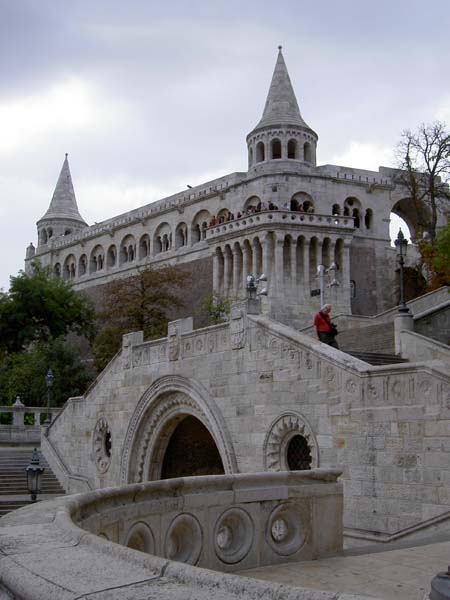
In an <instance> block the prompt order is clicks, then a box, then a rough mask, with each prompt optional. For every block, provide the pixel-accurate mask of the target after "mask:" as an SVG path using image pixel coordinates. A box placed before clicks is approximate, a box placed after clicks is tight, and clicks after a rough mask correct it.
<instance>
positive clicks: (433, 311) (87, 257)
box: [26, 49, 450, 541]
mask: <svg viewBox="0 0 450 600" xmlns="http://www.w3.org/2000/svg"><path fill="white" fill-rule="evenodd" d="M317 141H318V136H317V134H316V133H315V132H314V131H313V130H312V129H311V128H310V127H309V126H308V125H307V124H306V122H305V121H304V119H303V117H302V116H301V114H300V110H299V108H298V104H297V100H296V98H295V95H294V92H293V89H292V85H291V82H290V79H289V75H288V73H287V70H286V66H285V63H284V59H283V55H282V53H281V49H280V51H279V54H278V58H277V62H276V66H275V71H274V75H273V78H272V83H271V85H270V89H269V93H268V97H267V101H266V105H265V108H264V112H263V116H262V119H261V121H260V122H259V123H258V125H257V126H256V127H255V128H254V129H253V130H252V131H251V132H250V133H249V135H248V136H247V145H248V161H249V164H248V171H247V172H245V173H233V174H230V175H228V176H224V177H222V178H220V179H217V180H214V181H212V182H208V183H205V184H204V185H202V186H198V187H196V188H194V189H192V190H188V191H186V192H181V193H179V194H175V195H174V196H171V197H169V198H166V199H163V200H160V201H159V202H156V203H153V204H150V205H147V206H144V207H142V208H140V209H137V210H134V211H131V212H129V213H126V214H123V215H120V216H118V217H113V218H111V219H109V220H107V221H104V222H103V223H99V224H96V225H94V226H87V225H86V223H85V222H84V220H83V219H82V218H81V216H80V214H79V212H78V208H77V204H76V200H75V194H74V190H73V186H72V181H71V176H70V171H69V165H68V161H67V157H66V160H65V161H64V165H63V168H62V171H61V175H60V178H59V180H58V183H57V186H56V190H55V193H54V196H53V199H52V201H51V204H50V207H49V209H48V211H47V212H46V214H45V215H44V216H43V217H42V218H41V219H40V220H39V221H38V246H37V248H36V249H34V247H33V246H30V247H29V248H28V250H27V261H26V264H27V268H28V267H29V265H30V263H31V261H32V260H33V259H39V260H40V261H41V262H42V263H43V264H46V265H49V266H51V268H52V270H53V273H54V274H55V275H56V276H61V277H64V278H66V279H70V280H71V281H73V284H74V286H75V287H76V289H92V288H95V286H98V285H101V284H103V283H105V282H107V281H110V280H111V279H113V278H115V277H119V276H121V277H124V276H127V275H131V274H133V273H135V272H136V270H137V269H138V268H139V267H140V266H142V265H145V264H152V265H160V264H167V263H170V264H184V265H186V268H190V269H192V271H193V272H194V271H195V272H196V273H200V272H201V273H202V274H203V278H202V281H203V285H199V286H198V287H199V288H200V290H199V294H200V293H201V294H203V293H205V292H207V291H211V289H214V290H215V291H217V292H220V293H222V294H225V295H227V296H229V297H230V298H232V300H233V301H234V306H233V310H232V314H231V318H230V322H229V323H225V324H223V325H217V326H213V327H207V328H203V329H194V327H193V320H192V318H188V317H187V316H186V317H185V318H182V319H179V320H177V321H174V322H172V323H171V324H170V325H169V330H168V337H167V338H164V339H161V340H157V341H152V342H145V341H144V340H143V338H142V333H139V332H137V333H131V334H129V335H127V336H125V337H124V340H123V347H122V350H121V352H120V353H119V354H118V355H117V356H116V357H115V359H114V360H113V361H112V362H111V363H110V365H109V366H108V367H107V368H106V369H105V371H104V372H103V373H102V374H101V375H100V376H99V377H98V379H97V381H96V382H95V383H94V384H93V385H92V386H91V388H90V389H89V390H88V392H87V393H86V395H85V396H83V397H81V398H72V399H70V400H69V401H68V402H67V404H66V405H65V407H64V409H63V410H62V411H61V413H60V414H59V415H58V417H57V418H56V419H55V421H54V422H53V424H52V425H51V427H50V428H49V429H48V430H47V432H46V435H45V436H44V438H43V440H42V450H43V452H44V454H45V456H46V458H47V460H48V461H49V463H50V464H51V465H52V467H53V469H54V470H55V472H56V473H57V475H58V478H59V480H60V481H61V483H62V484H63V486H64V487H65V489H66V490H67V491H68V492H77V491H87V490H92V489H97V488H104V487H107V486H115V485H119V484H126V483H138V482H145V481H148V480H150V481H151V480H158V479H161V478H166V477H176V476H187V475H198V474H219V473H225V474H227V475H232V474H236V473H252V472H257V471H271V470H274V471H280V470H281V471H283V470H287V469H289V470H299V469H305V468H306V469H309V468H313V469H314V468H315V467H326V468H341V469H342V470H343V476H342V481H343V483H344V492H345V501H344V525H345V527H346V531H347V534H348V535H349V536H353V538H354V539H356V538H359V539H362V540H371V539H377V540H383V541H388V540H390V539H394V538H395V537H398V536H403V535H411V536H415V535H420V533H421V532H422V531H424V530H430V528H433V527H435V526H437V523H440V522H441V521H444V520H445V519H446V518H447V517H448V514H449V509H450V453H449V449H450V430H449V423H450V374H449V364H450V351H449V349H448V346H446V343H447V341H448V339H449V338H450V319H449V318H448V316H449V305H450V302H449V295H448V290H447V289H441V290H438V291H437V292H434V293H432V294H428V295H426V296H424V297H422V298H420V299H417V300H415V301H413V302H411V303H410V304H409V306H410V310H411V316H409V317H406V318H403V319H402V320H401V322H400V321H399V320H398V318H397V327H396V332H395V334H396V337H395V343H396V349H397V351H398V353H400V354H401V355H402V356H403V357H404V358H405V359H408V360H409V362H405V363H402V364H391V365H382V366H378V367H374V366H370V365H369V364H367V363H366V362H363V361H362V360H359V359H358V358H355V357H353V356H350V355H349V354H347V353H345V352H342V351H339V350H335V349H333V348H330V347H328V346H324V345H323V344H321V343H319V342H318V341H316V340H314V339H312V338H311V337H310V336H308V335H306V333H305V331H304V332H303V333H302V332H298V331H296V329H295V328H305V327H307V326H308V325H309V324H310V321H311V314H312V312H313V311H314V310H316V309H317V307H318V303H319V300H318V298H317V297H312V296H311V293H310V292H311V288H313V287H316V286H317V283H316V282H315V280H314V277H315V274H316V271H317V266H318V265H319V264H324V265H325V266H330V265H331V263H332V262H335V263H336V264H337V266H338V269H337V271H336V279H337V283H338V284H339V285H337V286H334V287H332V288H330V289H331V292H330V293H331V294H332V296H329V298H330V300H331V301H332V303H333V305H334V307H335V312H337V313H341V315H340V317H339V319H338V320H339V324H340V327H341V329H342V330H344V332H345V330H347V332H350V335H351V337H353V338H354V339H374V338H375V334H374V332H375V331H378V334H381V336H382V338H383V340H384V341H386V339H388V338H390V337H392V340H393V322H394V320H395V314H396V310H395V309H392V308H391V307H392V305H393V298H392V289H393V287H395V286H394V285H393V284H394V275H395V257H394V255H393V249H392V248H391V247H390V240H389V230H388V229H389V215H390V213H391V212H392V211H394V212H397V213H398V214H400V215H401V216H402V217H403V218H404V219H405V220H406V221H407V223H408V225H409V226H410V229H411V231H412V233H413V235H414V231H415V222H414V219H413V212H412V210H411V209H410V207H409V204H408V201H407V197H406V192H405V190H404V189H402V188H401V187H400V186H399V185H398V184H395V182H394V175H395V172H394V170H392V169H388V168H384V167H382V168H380V169H379V171H378V172H372V171H363V170H357V169H351V168H345V167H339V166H334V165H324V166H317V165H316V146H317ZM258 205H261V208H267V210H258V208H259V206H258ZM250 207H253V208H250ZM230 212H231V213H232V214H233V215H234V218H232V219H229V220H227V219H226V217H225V216H226V215H228V214H229V213H230ZM213 217H214V218H215V221H216V222H214V219H213ZM439 219H440V223H441V224H442V223H443V222H444V221H445V219H444V215H442V214H440V215H439ZM261 272H264V273H265V274H266V275H267V278H268V296H267V298H264V299H263V302H262V312H261V314H248V312H247V308H246V303H245V301H243V299H244V298H245V282H246V277H247V275H248V274H250V273H253V274H259V273H261ZM391 274H392V275H391ZM363 313H364V314H363ZM367 315H372V316H370V317H369V316H367ZM399 323H400V324H399ZM439 340H440V341H439ZM441 342H445V343H441ZM186 457H189V460H186Z"/></svg>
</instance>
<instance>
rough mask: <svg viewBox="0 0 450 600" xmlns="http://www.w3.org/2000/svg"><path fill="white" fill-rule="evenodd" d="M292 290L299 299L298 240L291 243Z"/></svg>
mask: <svg viewBox="0 0 450 600" xmlns="http://www.w3.org/2000/svg"><path fill="white" fill-rule="evenodd" d="M291 288H292V292H293V295H294V297H295V298H297V296H298V294H297V240H296V239H292V241H291Z"/></svg>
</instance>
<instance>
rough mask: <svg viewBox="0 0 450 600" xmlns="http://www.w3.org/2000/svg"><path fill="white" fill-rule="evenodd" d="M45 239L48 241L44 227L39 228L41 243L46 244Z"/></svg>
mask: <svg viewBox="0 0 450 600" xmlns="http://www.w3.org/2000/svg"><path fill="white" fill-rule="evenodd" d="M47 241H48V238H47V230H46V229H42V230H41V244H46V243H47Z"/></svg>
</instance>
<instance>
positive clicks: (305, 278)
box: [303, 239, 311, 300]
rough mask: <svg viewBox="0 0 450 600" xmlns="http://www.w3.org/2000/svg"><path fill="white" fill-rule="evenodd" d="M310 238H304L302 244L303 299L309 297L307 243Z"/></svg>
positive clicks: (308, 243)
mask: <svg viewBox="0 0 450 600" xmlns="http://www.w3.org/2000/svg"><path fill="white" fill-rule="evenodd" d="M310 243H311V240H308V239H305V244H304V246H303V297H304V298H305V300H308V299H309V290H310V283H309V245H310Z"/></svg>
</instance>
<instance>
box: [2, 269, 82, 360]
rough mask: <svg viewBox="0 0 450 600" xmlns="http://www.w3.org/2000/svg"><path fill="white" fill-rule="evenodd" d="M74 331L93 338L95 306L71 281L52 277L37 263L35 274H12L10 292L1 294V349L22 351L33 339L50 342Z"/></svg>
mask: <svg viewBox="0 0 450 600" xmlns="http://www.w3.org/2000/svg"><path fill="white" fill-rule="evenodd" d="M70 331H73V332H75V333H78V334H80V335H84V336H86V337H88V338H92V336H93V334H94V308H93V305H92V303H91V302H90V301H89V299H88V298H87V297H85V296H84V295H83V294H81V293H76V292H75V291H74V290H73V289H72V287H71V285H70V283H68V282H66V281H64V280H62V279H60V278H56V277H51V275H50V271H49V269H48V268H45V267H42V266H41V265H40V264H39V263H38V262H35V263H33V267H32V273H30V274H27V273H24V272H23V271H21V272H20V273H19V275H17V276H15V277H11V285H10V289H9V292H7V293H1V294H0V349H1V350H3V352H7V353H11V352H18V351H20V350H23V349H24V348H26V347H27V346H28V345H29V344H30V343H32V342H42V341H49V340H50V339H52V338H57V337H60V336H64V335H66V334H67V333H69V332H70Z"/></svg>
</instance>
